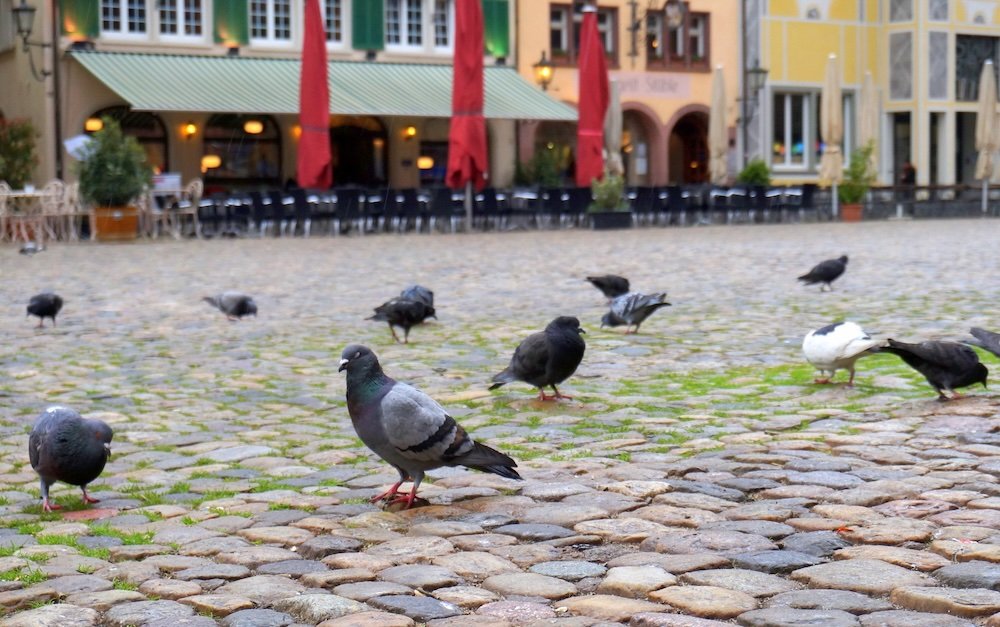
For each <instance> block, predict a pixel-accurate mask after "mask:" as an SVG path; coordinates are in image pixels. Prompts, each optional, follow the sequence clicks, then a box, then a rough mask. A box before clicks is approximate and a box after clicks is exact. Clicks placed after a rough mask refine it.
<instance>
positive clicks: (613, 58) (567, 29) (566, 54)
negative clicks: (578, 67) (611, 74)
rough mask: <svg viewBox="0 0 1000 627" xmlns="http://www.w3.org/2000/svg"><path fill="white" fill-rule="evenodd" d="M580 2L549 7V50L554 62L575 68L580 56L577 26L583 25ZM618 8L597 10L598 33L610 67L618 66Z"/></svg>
mask: <svg viewBox="0 0 1000 627" xmlns="http://www.w3.org/2000/svg"><path fill="white" fill-rule="evenodd" d="M583 7H584V5H583V4H582V3H579V2H577V3H574V4H573V5H572V6H570V5H558V4H553V5H551V6H550V7H549V47H550V50H551V55H552V59H553V61H555V62H557V63H560V62H561V63H564V64H569V65H575V64H576V62H577V57H578V56H579V47H580V27H581V26H582V24H583ZM617 24H618V9H614V8H607V7H603V8H598V9H597V33H598V35H599V36H600V38H601V42H602V43H603V44H604V53H605V55H606V56H607V57H608V61H609V62H610V63H611V64H614V65H617V63H618V54H617V51H618V48H617V46H618V40H617V37H616V33H617V32H618V29H617V26H616V25H617Z"/></svg>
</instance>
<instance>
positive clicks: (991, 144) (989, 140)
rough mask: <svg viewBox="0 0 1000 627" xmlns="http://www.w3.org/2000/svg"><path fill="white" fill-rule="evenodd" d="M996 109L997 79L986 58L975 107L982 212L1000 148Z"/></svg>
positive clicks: (984, 209)
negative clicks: (995, 157) (994, 156)
mask: <svg viewBox="0 0 1000 627" xmlns="http://www.w3.org/2000/svg"><path fill="white" fill-rule="evenodd" d="M996 111H997V80H996V75H995V74H994V73H993V62H992V61H990V60H987V61H986V63H983V71H982V72H981V73H980V74H979V103H978V105H977V107H976V150H978V151H979V158H978V159H976V178H977V179H983V200H982V206H983V213H986V201H987V195H988V192H989V186H990V179H991V178H992V177H993V153H995V152H996V151H997V149H998V148H1000V137H997V134H998V132H1000V129H998V128H997V127H998V124H997V113H996Z"/></svg>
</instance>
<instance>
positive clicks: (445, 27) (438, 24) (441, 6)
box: [434, 0, 452, 49]
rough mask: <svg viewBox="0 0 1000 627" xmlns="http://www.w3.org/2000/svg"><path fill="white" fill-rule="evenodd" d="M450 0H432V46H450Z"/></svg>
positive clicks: (446, 47)
mask: <svg viewBox="0 0 1000 627" xmlns="http://www.w3.org/2000/svg"><path fill="white" fill-rule="evenodd" d="M451 21H452V11H451V0H434V47H435V48H444V49H448V48H451V30H452V27H451Z"/></svg>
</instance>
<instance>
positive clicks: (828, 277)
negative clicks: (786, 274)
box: [798, 255, 847, 292]
mask: <svg viewBox="0 0 1000 627" xmlns="http://www.w3.org/2000/svg"><path fill="white" fill-rule="evenodd" d="M846 269H847V255H841V256H840V257H838V258H836V259H827V260H826V261H821V262H819V263H818V264H816V266H815V267H814V268H813V269H812V270H810V271H809V272H807V273H805V274H803V275H802V276H800V277H799V279H798V280H799V281H802V282H803V283H805V284H806V285H815V284H817V283H822V284H823V285H825V286H826V287H827V288H829V290H830V291H831V292H832V291H833V286H832V285H830V284H831V283H833V282H834V281H836V280H837V277H839V276H840V275H842V274H843V273H844V270H846ZM823 285H820V286H819V291H821V292H822V291H823Z"/></svg>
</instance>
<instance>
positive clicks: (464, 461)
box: [452, 442, 521, 479]
mask: <svg viewBox="0 0 1000 627" xmlns="http://www.w3.org/2000/svg"><path fill="white" fill-rule="evenodd" d="M474 444H475V448H473V449H472V450H471V451H469V452H468V453H466V454H465V455H462V456H461V457H456V458H455V459H454V460H453V461H452V463H454V464H459V465H462V466H465V467H466V468H472V469H474V470H481V471H482V472H489V473H493V474H494V475H500V476H501V477H507V478H508V479H520V478H521V475H519V474H517V471H516V470H514V467H516V466H517V462H515V461H514V460H513V459H511V458H510V457H508V456H507V455H504V454H503V453H501V452H500V451H498V450H496V449H494V448H490V447H488V446H486V445H485V444H480V443H479V442H475V443H474Z"/></svg>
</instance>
